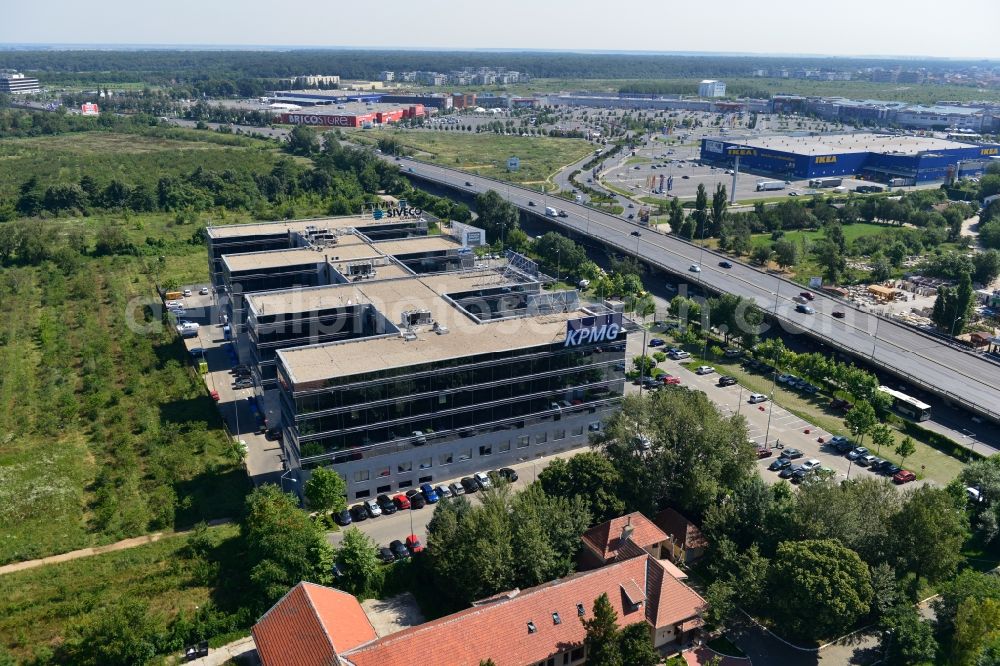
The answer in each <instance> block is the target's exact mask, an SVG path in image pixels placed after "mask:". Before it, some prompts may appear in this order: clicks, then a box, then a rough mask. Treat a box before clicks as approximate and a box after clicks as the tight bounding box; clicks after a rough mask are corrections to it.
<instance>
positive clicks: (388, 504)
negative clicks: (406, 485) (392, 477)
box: [375, 495, 399, 516]
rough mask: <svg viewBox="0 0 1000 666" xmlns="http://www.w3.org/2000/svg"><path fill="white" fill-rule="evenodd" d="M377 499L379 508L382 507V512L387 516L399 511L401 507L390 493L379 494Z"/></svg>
mask: <svg viewBox="0 0 1000 666" xmlns="http://www.w3.org/2000/svg"><path fill="white" fill-rule="evenodd" d="M375 501H376V502H378V505H379V508H380V509H382V513H384V514H385V515H387V516H391V515H392V514H394V513H396V512H397V511H399V507H397V506H396V503H395V502H393V501H392V498H391V497H389V496H388V495H379V496H378V497H376V498H375Z"/></svg>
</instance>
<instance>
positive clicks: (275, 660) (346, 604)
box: [252, 582, 377, 666]
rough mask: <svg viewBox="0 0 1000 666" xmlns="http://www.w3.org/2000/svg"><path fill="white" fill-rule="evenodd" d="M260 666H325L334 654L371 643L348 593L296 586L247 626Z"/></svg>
mask: <svg viewBox="0 0 1000 666" xmlns="http://www.w3.org/2000/svg"><path fill="white" fill-rule="evenodd" d="M252 633H253V638H254V643H256V644H257V653H258V654H259V655H260V660H261V663H263V664H264V666H331V665H332V664H336V663H337V653H338V652H343V651H345V650H350V649H351V648H354V647H357V646H358V645H360V644H362V643H367V642H368V641H371V640H374V639H375V638H377V636H376V634H375V629H374V628H373V627H372V624H371V622H369V621H368V616H366V615H365V612H364V610H363V609H362V608H361V604H359V603H358V600H357V599H355V598H354V597H353V596H351V595H350V594H347V593H346V592H341V591H340V590H335V589H332V588H329V587H323V586H322V585H315V584H313V583H306V582H302V583H299V584H298V585H296V586H295V587H293V588H292V589H291V590H289V591H288V593H287V594H286V595H285V596H284V597H282V598H281V600H280V601H278V603H276V604H275V605H274V606H272V607H271V609H270V610H269V611H267V612H266V613H264V616H263V617H261V618H260V620H259V621H258V622H257V624H255V625H254V626H253V629H252Z"/></svg>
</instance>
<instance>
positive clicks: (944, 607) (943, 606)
mask: <svg viewBox="0 0 1000 666" xmlns="http://www.w3.org/2000/svg"><path fill="white" fill-rule="evenodd" d="M939 590H940V596H939V597H938V599H937V600H935V601H934V616H935V618H936V619H937V625H938V626H937V630H938V635H939V636H943V637H951V636H953V635H954V634H955V623H956V619H957V617H958V609H959V607H960V606H961V605H962V603H964V602H966V601H967V600H969V599H972V600H976V601H982V600H984V599H992V600H993V601H1000V576H996V575H994V574H989V573H982V572H979V571H976V570H975V569H964V570H963V571H962V572H961V573H959V574H958V575H957V576H955V578H953V579H952V580H949V581H946V582H944V583H942V584H941V586H940V588H939Z"/></svg>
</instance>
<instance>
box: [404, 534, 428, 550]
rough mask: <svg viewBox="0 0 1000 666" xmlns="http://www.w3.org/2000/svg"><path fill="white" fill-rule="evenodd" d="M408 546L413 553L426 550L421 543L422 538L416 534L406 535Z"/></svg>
mask: <svg viewBox="0 0 1000 666" xmlns="http://www.w3.org/2000/svg"><path fill="white" fill-rule="evenodd" d="M406 547H407V549H408V550H409V551H410V552H411V553H419V552H422V551H423V550H424V546H423V544H422V543H420V539H418V538H417V535H416V534H411V535H410V536H408V537H406Z"/></svg>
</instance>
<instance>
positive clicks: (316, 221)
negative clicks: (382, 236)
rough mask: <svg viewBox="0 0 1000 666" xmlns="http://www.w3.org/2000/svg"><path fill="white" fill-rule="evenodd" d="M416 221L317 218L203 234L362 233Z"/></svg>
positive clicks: (221, 228)
mask: <svg viewBox="0 0 1000 666" xmlns="http://www.w3.org/2000/svg"><path fill="white" fill-rule="evenodd" d="M416 221H417V220H416V218H387V217H383V218H382V219H381V220H376V219H374V218H373V217H372V216H371V215H368V216H364V217H362V216H360V215H347V216H343V217H318V218H312V219H308V220H279V221H278V222H250V223H248V224H224V225H221V226H216V227H208V228H206V229H205V232H206V233H207V234H208V237H209V238H212V239H222V238H240V237H243V236H279V235H284V234H287V233H288V232H289V231H298V232H304V231H305V230H306V228H307V227H316V228H317V229H359V230H360V231H361V232H364V230H365V227H380V226H384V225H387V224H401V223H404V222H416Z"/></svg>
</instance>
